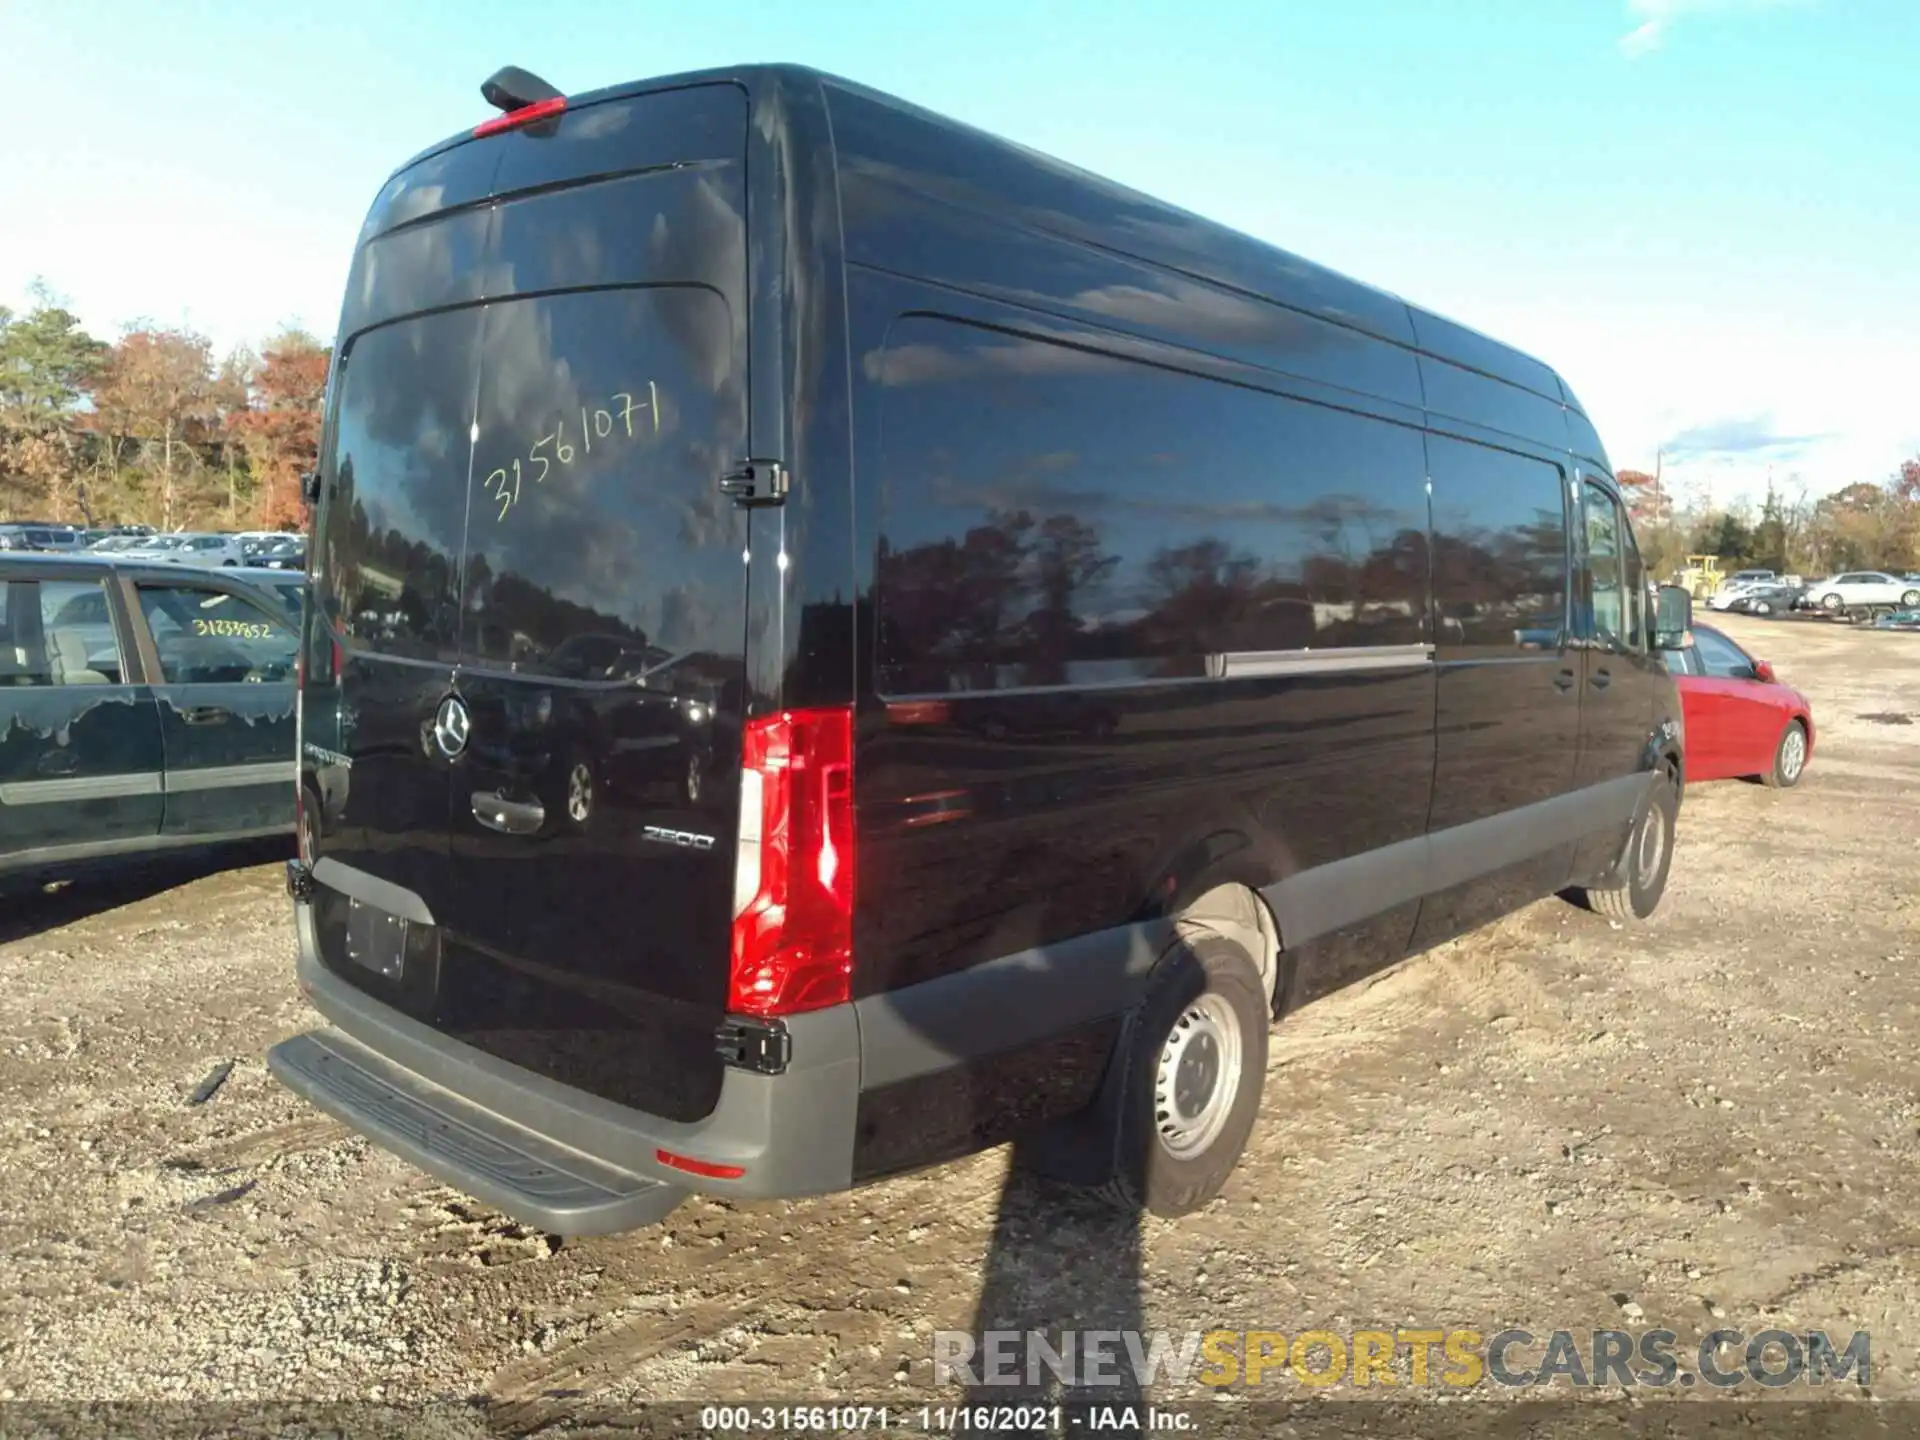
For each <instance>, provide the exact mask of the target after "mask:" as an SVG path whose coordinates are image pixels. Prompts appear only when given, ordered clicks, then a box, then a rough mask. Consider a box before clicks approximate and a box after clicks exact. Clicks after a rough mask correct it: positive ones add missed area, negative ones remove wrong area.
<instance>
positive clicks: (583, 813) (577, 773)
mask: <svg viewBox="0 0 1920 1440" xmlns="http://www.w3.org/2000/svg"><path fill="white" fill-rule="evenodd" d="M592 813H593V772H592V771H591V770H589V769H587V767H586V763H585V762H584V761H582V762H581V763H580V764H578V765H575V766H574V767H573V770H572V772H571V773H570V774H569V775H568V776H567V816H568V818H569V819H571V820H572V821H574V823H575V824H585V823H586V819H587V817H588V816H589V815H591V814H592Z"/></svg>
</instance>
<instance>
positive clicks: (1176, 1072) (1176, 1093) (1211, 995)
mask: <svg viewBox="0 0 1920 1440" xmlns="http://www.w3.org/2000/svg"><path fill="white" fill-rule="evenodd" d="M1268 1023H1269V1017H1268V1008H1267V999H1266V988H1265V986H1264V985H1262V983H1261V980H1260V969H1259V966H1257V965H1256V964H1255V963H1254V961H1253V959H1252V957H1251V956H1249V955H1247V954H1246V952H1245V951H1243V950H1242V949H1241V948H1240V947H1239V946H1238V945H1236V944H1234V943H1233V942H1232V941H1230V940H1228V939H1226V938H1224V937H1223V936H1220V935H1216V934H1212V933H1194V934H1191V935H1190V936H1189V938H1188V939H1187V940H1185V941H1184V942H1183V943H1182V945H1181V946H1180V948H1179V949H1177V950H1175V951H1174V952H1173V953H1172V954H1170V955H1169V956H1168V957H1167V959H1166V960H1165V961H1163V962H1162V963H1161V966H1160V968H1159V969H1158V970H1157V971H1156V972H1155V975H1154V979H1153V981H1152V983H1151V985H1150V986H1149V988H1148V990H1147V994H1146V996H1145V998H1144V999H1142V1001H1141V1003H1140V1009H1139V1012H1138V1013H1137V1014H1136V1015H1135V1017H1134V1024H1133V1026H1132V1028H1131V1032H1130V1033H1131V1038H1130V1039H1129V1041H1128V1044H1127V1050H1126V1054H1125V1055H1124V1057H1122V1058H1123V1060H1124V1062H1125V1064H1126V1067H1127V1069H1126V1080H1125V1091H1124V1102H1123V1108H1122V1110H1121V1114H1120V1146H1119V1162H1120V1163H1119V1168H1118V1172H1117V1173H1116V1174H1115V1176H1114V1177H1113V1179H1112V1180H1111V1181H1110V1182H1109V1183H1108V1186H1107V1192H1108V1194H1109V1196H1110V1198H1112V1199H1113V1200H1115V1201H1117V1202H1119V1203H1120V1204H1123V1205H1125V1206H1127V1207H1128V1208H1131V1209H1141V1208H1144V1209H1147V1210H1150V1211H1152V1212H1153V1213H1154V1214H1156V1215H1162V1216H1167V1217H1172V1216H1176V1215H1185V1214H1189V1213H1190V1212H1192V1211H1194V1210H1198V1209H1199V1208H1200V1207H1201V1206H1203V1205H1205V1204H1206V1203H1207V1202H1208V1201H1209V1200H1211V1199H1213V1197H1214V1196H1216V1195H1218V1194H1219V1193H1220V1190H1221V1188H1222V1187H1223V1186H1224V1185H1225V1184H1226V1181H1227V1176H1228V1175H1230V1174H1232V1173H1233V1167H1234V1165H1235V1164H1236V1163H1238V1161H1239V1159H1240V1153H1241V1151H1242V1150H1244V1149H1245V1148H1246V1144H1247V1136H1248V1135H1249V1134H1250V1133H1251V1132H1252V1130H1253V1121H1254V1117H1255V1116H1256V1115H1257V1114H1258V1112H1259V1109H1260V1090H1261V1086H1262V1084H1263V1083H1264V1082H1265V1080H1266V1074H1267V1026H1268Z"/></svg>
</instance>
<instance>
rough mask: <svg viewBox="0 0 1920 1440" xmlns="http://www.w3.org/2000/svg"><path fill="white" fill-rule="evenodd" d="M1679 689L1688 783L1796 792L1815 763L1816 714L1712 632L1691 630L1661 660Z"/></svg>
mask: <svg viewBox="0 0 1920 1440" xmlns="http://www.w3.org/2000/svg"><path fill="white" fill-rule="evenodd" d="M1663 655H1664V657H1665V659H1666V662H1667V669H1668V670H1669V671H1671V672H1672V674H1673V677H1674V683H1675V684H1677V685H1678V686H1679V687H1680V703H1681V705H1682V707H1683V708H1684V710H1685V713H1686V721H1687V783H1688V784H1692V783H1693V782H1694V781H1695V780H1726V779H1731V778H1732V777H1734V776H1736V775H1739V776H1746V775H1757V776H1759V777H1760V779H1762V780H1764V781H1765V782H1766V783H1767V784H1769V785H1782V786H1785V785H1797V784H1798V783H1799V782H1800V777H1801V776H1802V775H1804V774H1805V773H1806V769H1807V761H1808V760H1809V759H1811V758H1812V756H1813V708H1812V707H1811V706H1810V705H1808V704H1807V697H1806V696H1804V695H1802V694H1801V693H1800V692H1799V691H1798V690H1795V689H1794V688H1793V687H1792V686H1790V685H1782V684H1781V683H1780V682H1779V681H1778V680H1777V679H1775V678H1774V674H1773V667H1772V666H1771V665H1769V664H1767V662H1766V661H1764V660H1756V659H1754V658H1753V656H1751V655H1749V654H1747V652H1746V651H1744V650H1742V649H1741V648H1740V647H1739V646H1738V645H1736V644H1734V643H1733V641H1732V640H1730V639H1728V638H1727V636H1726V635H1724V634H1722V633H1721V632H1720V631H1718V630H1715V629H1714V628H1713V627H1712V626H1710V625H1695V626H1694V627H1693V644H1692V645H1690V646H1688V647H1687V648H1686V649H1684V650H1667V651H1664V652H1663Z"/></svg>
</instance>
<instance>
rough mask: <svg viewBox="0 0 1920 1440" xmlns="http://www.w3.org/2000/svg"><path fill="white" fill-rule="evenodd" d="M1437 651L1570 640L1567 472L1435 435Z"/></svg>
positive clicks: (1430, 451) (1430, 462)
mask: <svg viewBox="0 0 1920 1440" xmlns="http://www.w3.org/2000/svg"><path fill="white" fill-rule="evenodd" d="M1427 468H1428V473H1429V474H1430V476H1431V478H1432V480H1433V535H1434V538H1433V594H1434V601H1435V605H1436V607H1437V609H1438V611H1439V617H1440V634H1439V636H1438V638H1437V642H1436V643H1437V644H1439V645H1440V646H1441V647H1443V648H1446V649H1453V650H1464V651H1465V652H1467V653H1468V654H1474V653H1482V654H1493V653H1497V652H1499V651H1503V650H1504V651H1512V650H1514V649H1521V650H1555V649H1558V648H1559V647H1560V645H1561V643H1562V641H1563V639H1564V636H1565V632H1566V615H1567V518H1566V490H1567V482H1566V475H1565V473H1564V472H1563V471H1562V470H1561V469H1560V468H1559V467H1558V466H1556V465H1550V464H1548V463H1546V462H1545V461H1542V460H1530V459H1528V458H1526V457H1525V456H1523V455H1515V454H1513V453H1511V452H1509V451H1505V450H1493V449H1489V448H1488V447H1486V446H1484V445H1474V444H1469V443H1468V442H1466V441H1464V440H1450V439H1447V438H1445V437H1443V436H1438V435H1435V436H1432V437H1430V438H1429V439H1428V442H1427Z"/></svg>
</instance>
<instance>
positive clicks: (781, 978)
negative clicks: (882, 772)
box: [727, 707, 854, 1015]
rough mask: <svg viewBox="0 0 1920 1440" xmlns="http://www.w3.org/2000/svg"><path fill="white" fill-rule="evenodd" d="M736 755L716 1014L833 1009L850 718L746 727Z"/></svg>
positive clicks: (822, 715)
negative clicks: (734, 824)
mask: <svg viewBox="0 0 1920 1440" xmlns="http://www.w3.org/2000/svg"><path fill="white" fill-rule="evenodd" d="M740 751H741V755H740V855H739V860H738V862H737V864H738V869H737V870H736V871H735V875H734V913H733V969H732V977H731V980H730V982H729V984H728V986H727V1008H728V1009H729V1010H731V1011H732V1012H734V1013H735V1014H741V1015H792V1014H796V1013H798V1012H799V1011H802V1010H818V1009H820V1008H822V1007H823V1006H827V1005H838V1004H840V1003H841V1002H843V1001H845V1000H847V999H849V998H850V995H851V986H852V976H853V869H854V866H853V711H852V709H851V708H839V707H836V708H833V709H825V710H784V711H782V712H780V713H779V714H777V715H768V716H764V717H762V718H760V719H758V720H749V721H748V722H747V724H746V728H745V732H744V734H743V736H742V739H741V743H740Z"/></svg>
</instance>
